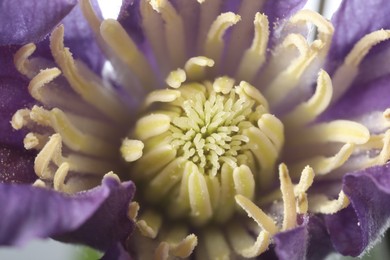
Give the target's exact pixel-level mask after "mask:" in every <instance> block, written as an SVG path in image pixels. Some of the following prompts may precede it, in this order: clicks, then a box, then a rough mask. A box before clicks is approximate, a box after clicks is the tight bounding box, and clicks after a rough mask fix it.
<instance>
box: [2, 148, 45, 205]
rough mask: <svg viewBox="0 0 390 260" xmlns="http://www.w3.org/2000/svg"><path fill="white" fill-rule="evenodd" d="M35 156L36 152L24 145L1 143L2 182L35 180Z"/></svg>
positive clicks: (30, 181) (29, 181) (28, 181)
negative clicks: (16, 145) (28, 149)
mask: <svg viewBox="0 0 390 260" xmlns="http://www.w3.org/2000/svg"><path fill="white" fill-rule="evenodd" d="M34 157H35V153H34V152H30V151H26V150H25V149H24V148H23V147H14V146H6V145H4V144H0V162H1V163H0V183H32V182H34V180H36V178H37V176H36V175H35V173H34V168H33V166H34ZM0 211H1V210H0Z"/></svg>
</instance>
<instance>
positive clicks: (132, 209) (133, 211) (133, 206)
mask: <svg viewBox="0 0 390 260" xmlns="http://www.w3.org/2000/svg"><path fill="white" fill-rule="evenodd" d="M138 212H139V204H138V202H136V201H133V202H131V203H130V204H129V209H128V212H127V217H128V218H129V219H130V220H133V221H136V219H137V216H138Z"/></svg>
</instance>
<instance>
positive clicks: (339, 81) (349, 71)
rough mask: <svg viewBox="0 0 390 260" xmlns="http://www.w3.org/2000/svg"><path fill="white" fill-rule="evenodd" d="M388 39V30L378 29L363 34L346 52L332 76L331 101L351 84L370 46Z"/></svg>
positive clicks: (389, 36)
mask: <svg viewBox="0 0 390 260" xmlns="http://www.w3.org/2000/svg"><path fill="white" fill-rule="evenodd" d="M388 39H390V30H383V29H382V30H379V31H375V32H372V33H369V34H367V35H365V36H364V37H363V38H361V39H360V40H359V41H358V42H357V43H356V44H355V46H354V47H353V48H352V50H351V51H350V52H349V53H348V55H347V57H346V58H345V60H344V63H343V64H342V65H341V66H340V67H339V68H338V69H337V71H336V72H335V74H334V76H333V85H334V86H335V90H337V91H335V93H334V94H333V97H332V102H335V101H336V100H338V99H339V98H340V97H341V96H342V95H343V94H344V93H345V92H346V91H347V90H348V87H349V86H350V85H351V83H352V81H353V80H354V79H355V77H356V76H357V74H358V72H359V65H360V63H361V62H362V60H363V58H364V57H365V56H366V55H367V54H368V52H369V51H370V50H371V48H372V47H374V46H375V45H377V44H379V43H381V42H382V41H386V40H388Z"/></svg>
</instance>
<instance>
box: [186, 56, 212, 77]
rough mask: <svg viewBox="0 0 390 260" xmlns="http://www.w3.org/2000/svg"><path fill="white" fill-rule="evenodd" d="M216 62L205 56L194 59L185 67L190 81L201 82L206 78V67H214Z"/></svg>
mask: <svg viewBox="0 0 390 260" xmlns="http://www.w3.org/2000/svg"><path fill="white" fill-rule="evenodd" d="M213 66H214V61H213V60H212V59H209V58H207V57H204V56H199V57H193V58H191V59H189V60H188V61H187V62H186V64H185V65H184V69H185V71H186V73H187V77H188V78H189V79H190V80H200V79H203V78H204V77H205V76H206V67H213Z"/></svg>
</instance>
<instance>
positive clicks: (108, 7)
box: [0, 0, 390, 260]
mask: <svg viewBox="0 0 390 260" xmlns="http://www.w3.org/2000/svg"><path fill="white" fill-rule="evenodd" d="M340 2H341V0H308V3H307V5H306V8H309V9H312V10H316V11H319V12H321V13H322V14H323V15H324V16H325V17H326V18H328V19H330V18H331V17H332V14H333V13H334V12H335V10H336V9H337V8H338V6H339V4H340ZM99 3H100V5H101V9H102V13H103V16H104V17H105V18H116V17H117V14H118V12H119V8H120V5H121V0H110V1H108V0H99ZM388 237H389V235H387V239H384V240H383V242H382V243H381V244H379V245H377V246H376V247H375V248H374V249H372V250H371V251H370V252H369V253H368V254H367V255H365V256H364V257H363V258H362V259H364V260H368V259H371V260H373V259H378V260H379V259H390V257H389V256H390V254H389V242H388V241H389V238H388ZM101 256H102V254H101V253H100V252H97V251H95V250H93V249H90V248H88V247H85V246H80V245H70V244H64V243H60V242H57V241H54V240H51V239H47V240H36V241H32V242H30V243H29V244H27V245H25V246H23V247H19V248H7V247H0V259H4V260H8V259H13V260H24V259H40V260H53V259H55V260H69V259H72V260H73V259H74V260H96V259H99V258H100V257H101ZM351 259H355V258H351V257H342V256H340V255H338V254H333V255H330V256H329V257H328V258H327V259H326V260H351Z"/></svg>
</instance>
